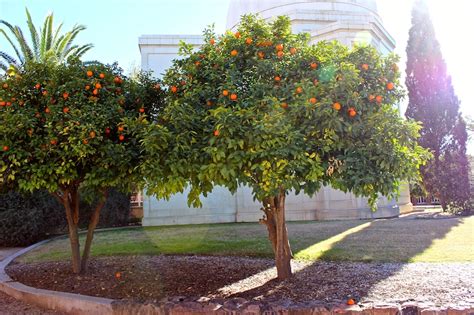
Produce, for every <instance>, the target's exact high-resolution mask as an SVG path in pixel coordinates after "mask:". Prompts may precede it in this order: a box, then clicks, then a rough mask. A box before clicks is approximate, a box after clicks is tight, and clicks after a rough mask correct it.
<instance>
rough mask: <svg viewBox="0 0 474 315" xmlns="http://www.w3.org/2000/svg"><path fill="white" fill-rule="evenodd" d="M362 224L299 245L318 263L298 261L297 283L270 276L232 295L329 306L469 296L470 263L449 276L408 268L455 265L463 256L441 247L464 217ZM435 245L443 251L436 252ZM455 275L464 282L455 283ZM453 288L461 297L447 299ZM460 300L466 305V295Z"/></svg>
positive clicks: (298, 252) (300, 253)
mask: <svg viewBox="0 0 474 315" xmlns="http://www.w3.org/2000/svg"><path fill="white" fill-rule="evenodd" d="M361 222H362V223H361V224H360V225H359V226H357V227H354V228H351V229H348V230H347V231H346V232H343V233H342V235H343V236H342V237H340V235H339V236H336V237H332V238H328V239H326V240H325V241H322V242H315V243H314V244H311V245H310V246H308V247H305V248H304V247H301V246H300V245H302V244H298V242H297V244H295V245H296V246H294V248H295V247H296V250H295V256H296V257H297V258H298V257H299V258H308V257H312V258H313V259H314V258H318V259H317V260H315V261H313V262H309V261H306V262H302V261H299V262H298V261H296V262H295V263H294V264H293V267H294V271H295V272H294V276H293V277H292V278H291V279H288V280H286V281H283V282H280V281H277V280H276V279H274V278H267V282H266V283H265V284H263V285H259V286H253V287H252V288H249V289H247V290H243V291H240V292H238V291H235V292H234V293H232V294H231V295H230V296H232V297H243V298H247V299H255V298H257V299H265V300H267V301H273V300H275V301H280V300H285V299H288V300H292V301H299V302H307V301H314V300H320V301H326V302H329V301H341V300H342V301H344V300H346V299H348V298H350V297H351V298H355V299H356V300H357V301H360V300H374V299H375V300H382V301H409V300H424V301H430V302H438V303H444V302H446V301H450V300H451V301H455V300H456V298H457V297H456V294H459V295H462V294H464V293H463V292H464V291H465V289H466V288H462V284H461V288H459V286H460V283H459V281H462V273H463V272H466V270H467V272H469V271H468V269H469V267H468V265H467V264H464V265H461V266H455V267H453V268H452V269H450V270H451V271H449V270H447V271H446V273H443V272H440V270H439V267H437V266H436V264H416V265H413V264H412V265H410V264H407V262H411V261H433V262H436V261H452V260H455V259H456V255H457V254H460V255H462V253H455V250H453V251H452V252H450V251H449V250H446V251H445V250H444V247H443V246H445V245H446V244H445V245H443V244H439V242H440V240H443V239H445V238H446V235H447V234H448V233H449V232H451V231H453V229H456V228H458V227H459V226H460V225H462V224H463V222H462V219H461V218H451V219H403V218H396V219H380V220H374V221H369V222H364V221H361ZM289 234H290V242H291V240H292V238H294V235H295V234H298V231H295V230H293V229H292V226H291V224H290V225H289ZM435 243H436V247H438V249H436V248H434V246H433V245H434V244H435ZM459 251H462V249H459ZM451 256H452V257H451ZM437 268H438V269H437ZM444 269H449V268H443V270H444ZM453 270H454V271H453ZM456 270H458V271H456ZM453 274H454V277H456V276H459V279H452V277H453ZM273 276H275V273H273ZM465 277H469V276H465ZM465 286H467V287H469V285H465ZM234 289H235V287H234ZM449 290H453V291H456V292H457V293H455V294H453V295H454V296H450V297H448V300H446V299H445V297H446V294H445V293H446V291H449ZM463 290H464V291H463ZM427 292H428V293H427ZM443 296H444V297H443ZM464 297H465V296H464ZM459 298H460V299H461V301H462V298H463V296H460V297H459Z"/></svg>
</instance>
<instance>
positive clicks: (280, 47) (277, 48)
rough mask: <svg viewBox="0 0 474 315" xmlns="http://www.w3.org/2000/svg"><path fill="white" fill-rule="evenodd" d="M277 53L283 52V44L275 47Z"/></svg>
mask: <svg viewBox="0 0 474 315" xmlns="http://www.w3.org/2000/svg"><path fill="white" fill-rule="evenodd" d="M275 48H276V50H277V51H282V50H283V44H278V45H276V46H275Z"/></svg>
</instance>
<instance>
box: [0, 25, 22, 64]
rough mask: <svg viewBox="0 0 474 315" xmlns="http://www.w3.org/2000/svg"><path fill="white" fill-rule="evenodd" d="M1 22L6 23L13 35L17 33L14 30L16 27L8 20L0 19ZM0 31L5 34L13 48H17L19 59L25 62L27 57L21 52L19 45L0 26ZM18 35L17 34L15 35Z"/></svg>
mask: <svg viewBox="0 0 474 315" xmlns="http://www.w3.org/2000/svg"><path fill="white" fill-rule="evenodd" d="M0 24H3V25H5V26H6V27H8V29H9V30H10V32H12V33H13V35H15V32H14V28H13V26H12V25H11V24H10V23H8V22H6V21H3V20H0ZM0 33H2V34H3V36H5V38H6V39H7V41H8V42H9V43H10V45H11V46H12V47H13V50H15V53H16V55H17V56H18V59H19V60H20V62H21V63H24V62H25V59H24V58H23V55H22V54H20V50H19V49H18V47H17V46H16V45H15V44H14V43H13V41H12V40H11V39H10V36H8V34H7V33H6V32H5V31H4V30H3V29H1V28H0ZM15 37H16V36H15Z"/></svg>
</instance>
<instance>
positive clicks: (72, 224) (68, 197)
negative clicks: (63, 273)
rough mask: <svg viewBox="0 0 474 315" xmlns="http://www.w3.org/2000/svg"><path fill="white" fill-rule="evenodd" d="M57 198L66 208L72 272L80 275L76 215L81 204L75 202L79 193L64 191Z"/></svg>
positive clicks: (73, 190) (73, 189) (71, 190)
mask: <svg viewBox="0 0 474 315" xmlns="http://www.w3.org/2000/svg"><path fill="white" fill-rule="evenodd" d="M55 197H57V198H58V199H59V200H60V201H61V203H62V204H63V206H64V208H65V209H66V219H67V224H68V230H69V242H70V243H71V260H72V271H73V272H74V273H76V274H78V273H80V272H81V252H80V244H79V233H78V222H77V220H75V218H74V215H75V213H76V211H77V212H78V211H79V209H78V207H79V203H77V205H76V202H75V200H77V198H78V197H79V193H78V191H77V189H76V188H71V189H64V190H62V191H61V194H57V195H55ZM76 207H77V209H76Z"/></svg>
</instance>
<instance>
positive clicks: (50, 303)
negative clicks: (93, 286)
mask: <svg viewBox="0 0 474 315" xmlns="http://www.w3.org/2000/svg"><path fill="white" fill-rule="evenodd" d="M49 241H50V240H44V241H42V242H39V243H36V244H34V245H31V246H29V247H26V248H24V249H22V250H20V251H18V252H16V253H15V254H13V255H10V256H9V257H7V258H5V259H4V260H3V261H1V262H0V291H3V292H5V293H6V294H8V295H10V296H12V297H14V298H15V299H18V300H21V301H24V302H26V303H30V304H34V305H38V306H40V307H43V308H47V309H52V310H57V311H61V312H65V313H68V314H90V315H102V314H103V315H108V314H113V310H112V302H114V300H112V299H106V298H98V297H93V296H86V295H81V294H73V293H66V292H57V291H50V290H43V289H36V288H32V287H29V286H27V285H24V284H22V283H20V282H17V281H13V279H11V278H10V277H9V276H8V275H7V273H6V272H5V268H6V266H8V265H9V264H10V263H11V262H12V261H13V260H14V259H15V258H17V257H19V256H21V255H23V254H25V253H27V252H29V251H30V250H33V249H35V248H36V247H38V246H41V245H43V244H45V243H47V242H49Z"/></svg>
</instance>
